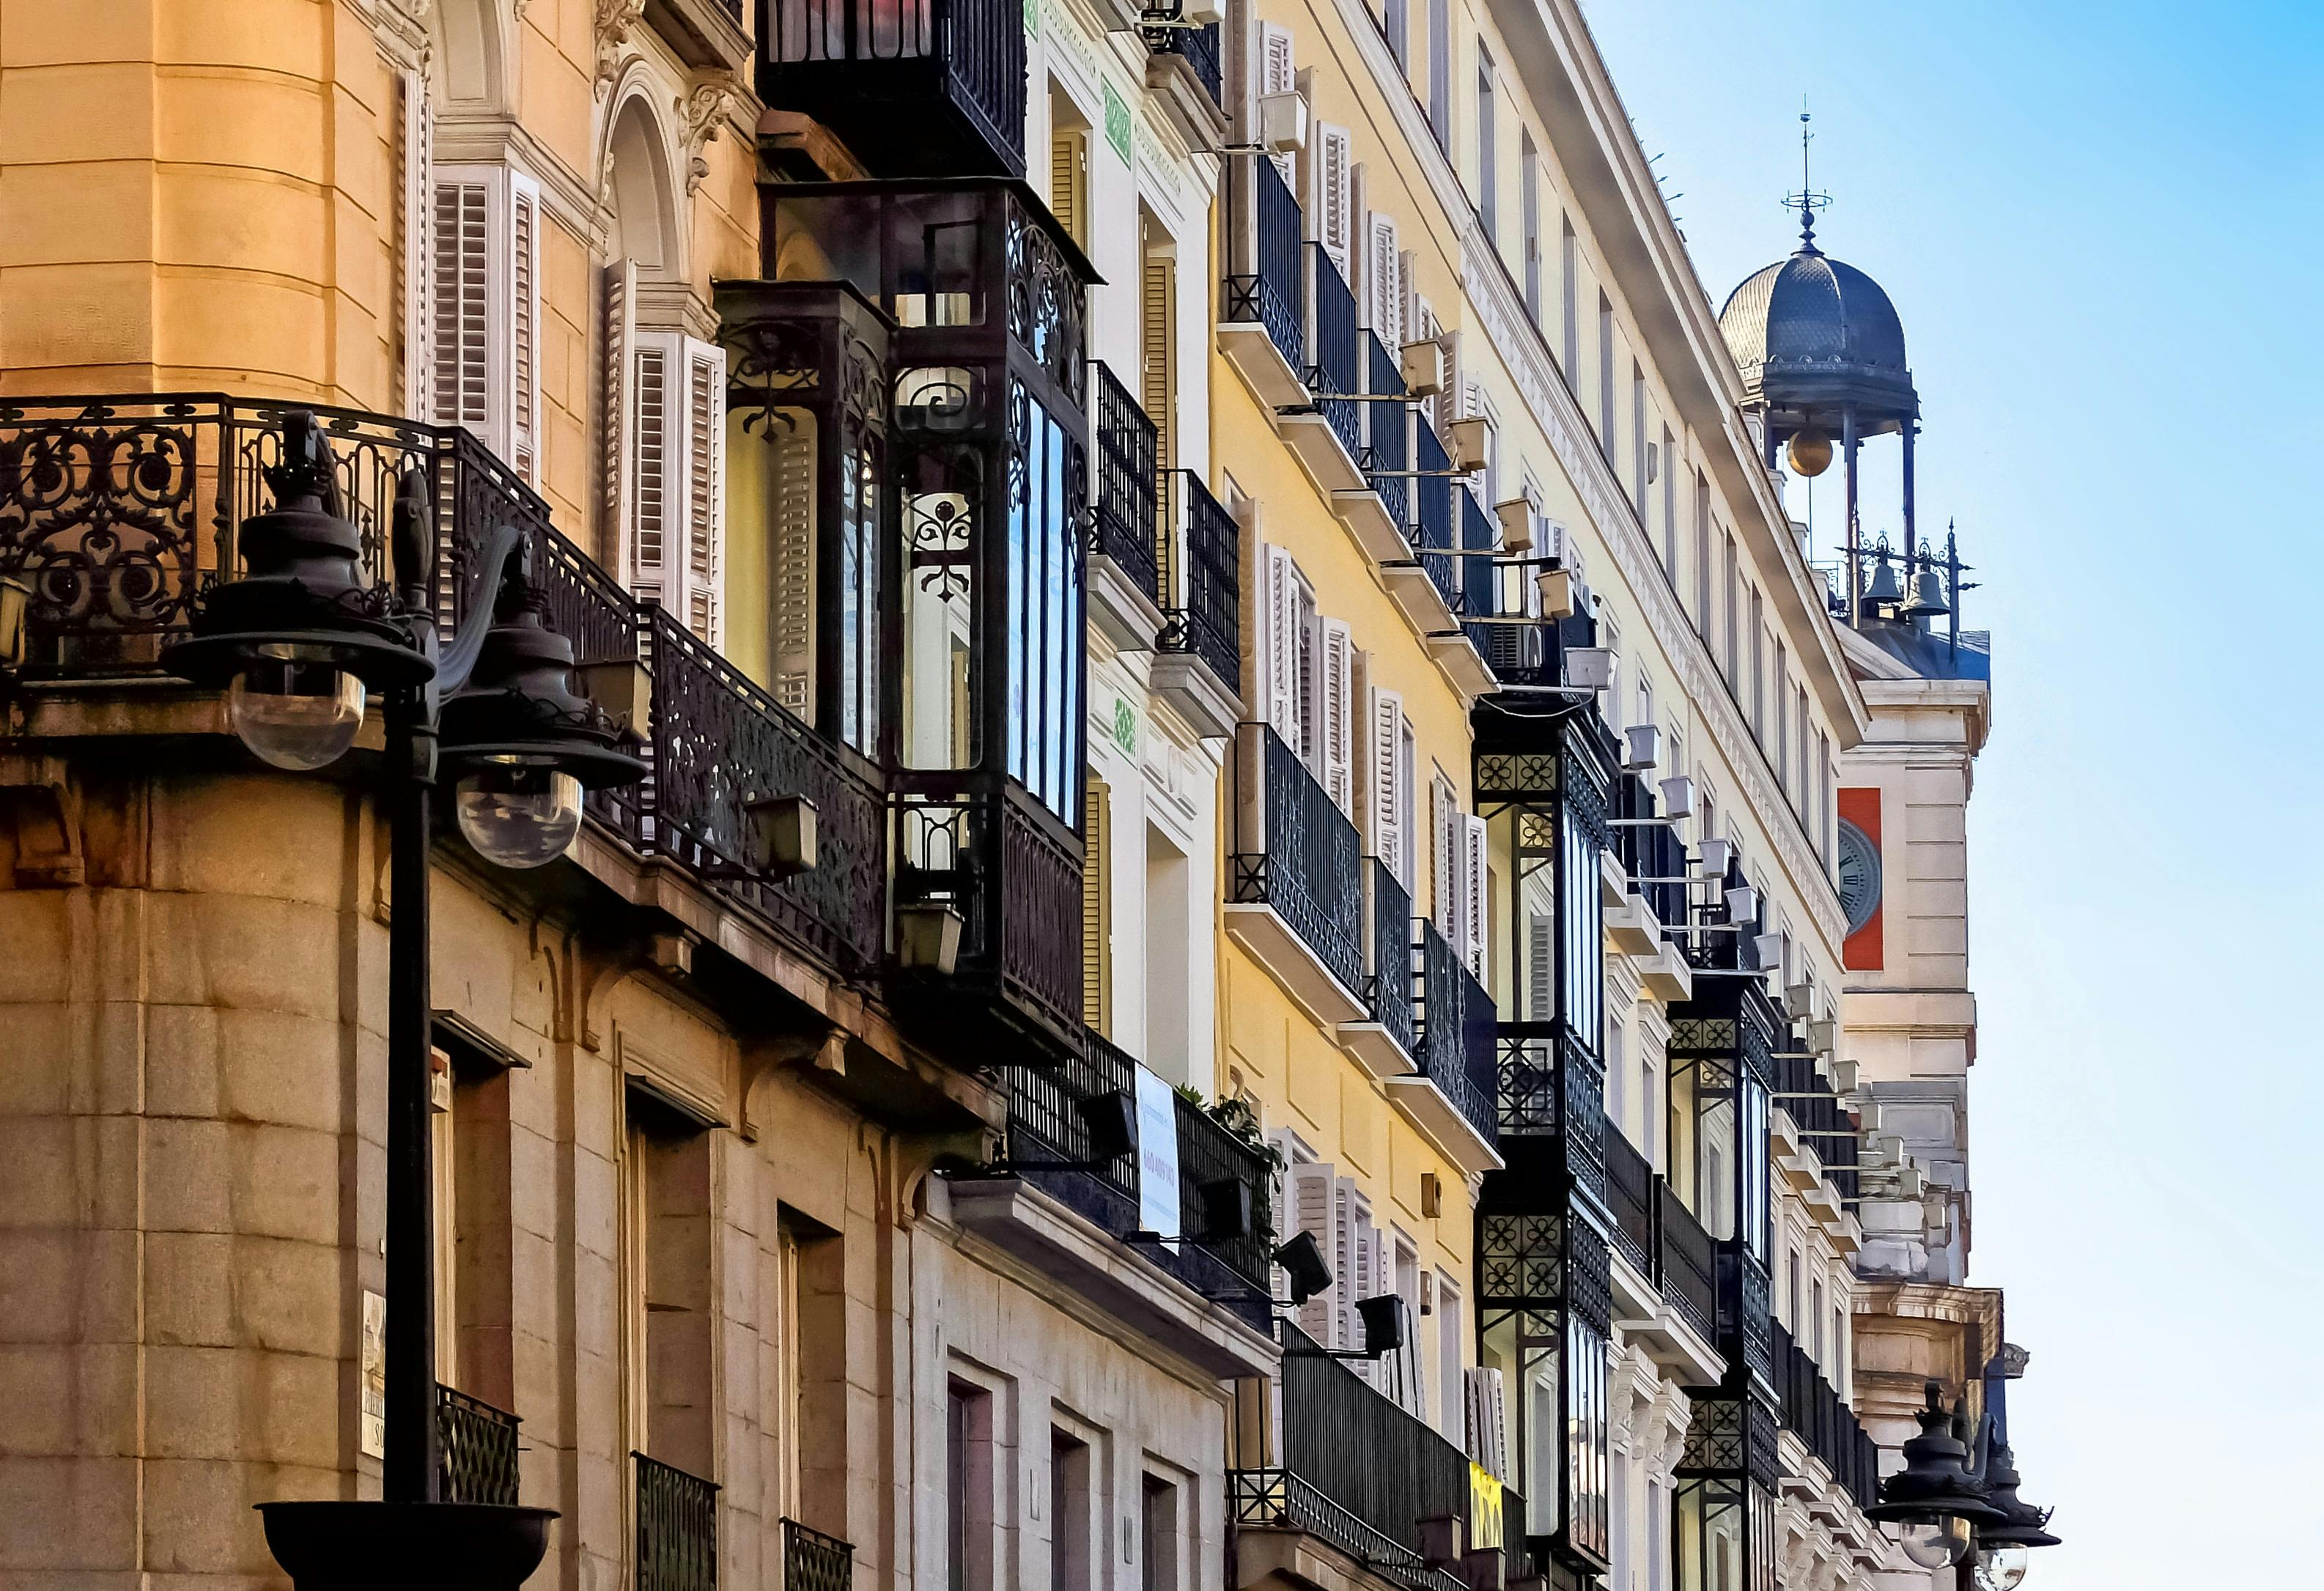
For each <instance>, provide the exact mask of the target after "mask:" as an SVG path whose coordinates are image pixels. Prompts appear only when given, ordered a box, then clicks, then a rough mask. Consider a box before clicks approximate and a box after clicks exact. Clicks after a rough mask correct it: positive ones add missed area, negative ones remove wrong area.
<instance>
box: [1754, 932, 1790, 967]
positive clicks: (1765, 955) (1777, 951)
mask: <svg viewBox="0 0 2324 1591" xmlns="http://www.w3.org/2000/svg"><path fill="white" fill-rule="evenodd" d="M1789 937H1790V935H1788V934H1785V933H1759V934H1755V935H1753V936H1752V940H1751V954H1752V955H1753V956H1754V957H1755V958H1756V959H1757V961H1758V963H1759V970H1760V971H1762V972H1780V971H1782V970H1783V967H1784V941H1785V940H1786V939H1788V938H1789Z"/></svg>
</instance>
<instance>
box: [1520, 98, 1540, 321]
mask: <svg viewBox="0 0 2324 1591" xmlns="http://www.w3.org/2000/svg"><path fill="white" fill-rule="evenodd" d="M1517 181H1518V184H1519V189H1518V193H1519V198H1518V201H1517V203H1518V219H1519V223H1520V225H1522V226H1523V227H1524V229H1525V301H1526V319H1528V320H1530V321H1532V322H1533V323H1534V325H1535V326H1540V325H1541V156H1540V155H1539V154H1538V153H1537V152H1535V149H1534V146H1533V133H1532V131H1531V130H1530V129H1527V130H1525V131H1521V132H1519V133H1518V134H1517Z"/></svg>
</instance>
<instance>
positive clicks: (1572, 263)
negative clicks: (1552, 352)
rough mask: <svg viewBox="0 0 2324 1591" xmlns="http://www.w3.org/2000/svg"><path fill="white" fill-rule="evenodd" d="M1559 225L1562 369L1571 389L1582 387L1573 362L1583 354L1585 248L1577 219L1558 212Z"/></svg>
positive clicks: (1558, 256) (1558, 268)
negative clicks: (1576, 226) (1575, 230)
mask: <svg viewBox="0 0 2324 1591" xmlns="http://www.w3.org/2000/svg"><path fill="white" fill-rule="evenodd" d="M1557 226H1558V239H1557V273H1558V290H1559V291H1560V292H1561V293H1562V294H1563V298H1564V301H1563V305H1562V308H1563V312H1564V325H1563V328H1562V329H1563V336H1561V337H1560V339H1559V342H1558V346H1559V348H1561V349H1562V350H1563V353H1562V354H1560V355H1559V359H1558V365H1559V369H1558V373H1559V374H1560V375H1563V377H1564V378H1565V385H1566V390H1567V391H1580V390H1581V389H1580V388H1579V387H1578V386H1577V385H1576V381H1577V378H1576V375H1575V372H1574V369H1573V364H1574V361H1575V360H1577V359H1579V358H1581V357H1582V259H1581V254H1582V250H1581V246H1580V240H1579V239H1577V238H1576V237H1575V236H1574V235H1573V223H1572V220H1570V219H1569V218H1567V216H1565V214H1564V213H1563V211H1560V212H1559V214H1558V217H1557Z"/></svg>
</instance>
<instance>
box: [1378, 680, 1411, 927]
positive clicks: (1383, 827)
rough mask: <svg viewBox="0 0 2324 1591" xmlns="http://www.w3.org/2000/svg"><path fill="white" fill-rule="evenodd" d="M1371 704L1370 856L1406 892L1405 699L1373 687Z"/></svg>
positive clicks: (1408, 881)
mask: <svg viewBox="0 0 2324 1591" xmlns="http://www.w3.org/2000/svg"><path fill="white" fill-rule="evenodd" d="M1369 705H1370V714H1369V723H1370V728H1371V735H1370V739H1371V767H1370V768H1369V771H1368V775H1367V777H1369V779H1370V781H1371V812H1372V836H1371V838H1372V854H1373V855H1374V856H1376V857H1378V858H1379V860H1381V861H1383V862H1385V863H1386V864H1387V865H1388V871H1390V872H1392V873H1394V874H1395V875H1396V876H1397V880H1398V881H1399V882H1400V883H1402V884H1403V885H1404V887H1405V888H1406V889H1407V890H1409V889H1410V888H1411V887H1412V869H1411V867H1410V865H1409V863H1408V862H1407V861H1406V850H1405V824H1406V818H1407V816H1408V812H1407V808H1406V795H1405V783H1404V777H1403V774H1402V770H1401V768H1400V767H1399V766H1398V765H1399V763H1400V762H1401V760H1402V759H1401V749H1402V746H1403V741H1404V698H1403V697H1402V696H1400V695H1398V694H1397V693H1396V692H1394V691H1388V690H1382V689H1381V688H1380V687H1379V686H1378V685H1374V686H1373V687H1372V693H1371V701H1370V704H1369Z"/></svg>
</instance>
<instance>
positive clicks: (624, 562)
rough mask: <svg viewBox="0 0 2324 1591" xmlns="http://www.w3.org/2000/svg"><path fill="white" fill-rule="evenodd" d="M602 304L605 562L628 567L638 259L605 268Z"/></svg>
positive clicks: (600, 371)
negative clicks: (632, 352)
mask: <svg viewBox="0 0 2324 1591" xmlns="http://www.w3.org/2000/svg"><path fill="white" fill-rule="evenodd" d="M603 297H604V309H603V315H602V317H601V318H602V320H603V322H604V324H603V326H602V329H601V336H602V338H603V341H602V342H601V344H600V347H601V349H602V355H601V357H600V359H599V361H598V385H599V387H600V388H601V390H602V392H601V405H602V423H601V425H600V428H599V431H598V435H599V438H600V452H599V455H598V460H597V472H598V478H599V482H600V485H601V488H602V491H603V493H604V498H603V501H604V522H605V525H606V530H605V535H604V553H605V555H606V564H607V566H608V567H610V568H613V569H627V568H628V567H629V566H630V563H631V550H630V520H629V512H628V504H629V501H630V462H631V459H632V455H633V454H634V453H635V451H636V447H637V438H636V433H635V430H634V428H633V425H632V422H633V421H634V419H635V418H636V414H635V409H634V407H633V405H632V402H631V399H630V381H631V375H630V354H631V348H632V344H633V343H634V342H635V340H636V336H637V313H638V308H637V306H638V268H637V264H636V262H634V261H631V260H616V261H614V262H613V263H612V264H610V265H608V266H606V267H605V270H604V284H603Z"/></svg>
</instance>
